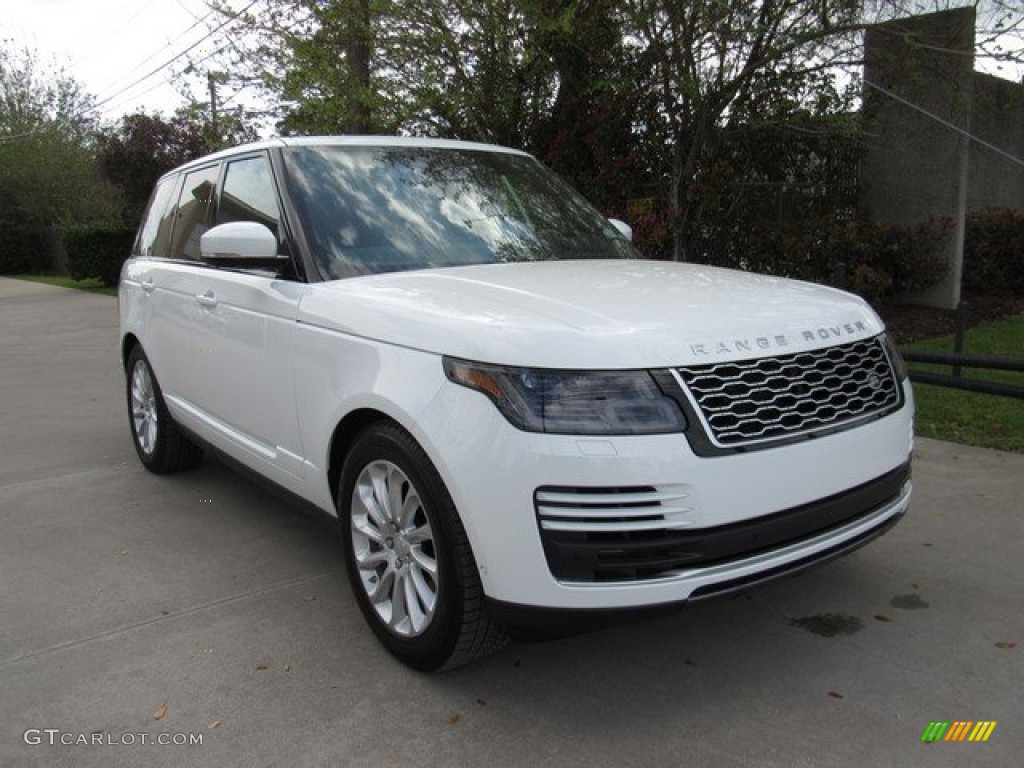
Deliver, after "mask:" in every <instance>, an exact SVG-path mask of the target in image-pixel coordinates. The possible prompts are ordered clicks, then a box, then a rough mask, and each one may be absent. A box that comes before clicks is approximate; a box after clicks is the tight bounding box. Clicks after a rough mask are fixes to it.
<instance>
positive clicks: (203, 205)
mask: <svg viewBox="0 0 1024 768" xmlns="http://www.w3.org/2000/svg"><path fill="white" fill-rule="evenodd" d="M218 170H219V169H218V167H217V166H216V165H211V166H209V167H208V168H201V169H200V170H198V171H192V172H191V173H189V174H187V175H186V176H185V183H184V185H183V186H182V188H181V194H180V195H179V196H178V210H177V220H176V221H175V224H174V243H173V244H172V246H171V257H172V258H175V259H189V260H191V261H198V260H199V238H201V237H202V236H203V233H204V232H206V230H207V229H209V228H210V207H211V205H212V203H213V195H214V190H215V188H216V186H217V172H218Z"/></svg>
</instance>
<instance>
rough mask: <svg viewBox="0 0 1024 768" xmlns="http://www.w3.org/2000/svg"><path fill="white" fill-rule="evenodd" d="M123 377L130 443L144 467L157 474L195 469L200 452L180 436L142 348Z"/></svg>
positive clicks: (133, 350) (136, 352)
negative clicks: (130, 431) (125, 387)
mask: <svg viewBox="0 0 1024 768" xmlns="http://www.w3.org/2000/svg"><path fill="white" fill-rule="evenodd" d="M125 377H126V384H127V398H128V418H129V421H130V423H131V430H132V442H133V443H134V444H135V452H136V453H137V454H138V455H139V460H140V461H142V464H143V466H145V467H146V469H148V470H150V471H151V472H156V473H158V474H165V473H168V472H176V471H178V470H181V469H188V468H190V467H194V466H196V465H197V464H198V463H199V462H200V461H201V460H202V458H203V451H202V449H201V448H199V446H197V445H196V444H195V443H193V442H192V441H190V440H189V439H188V438H187V437H185V435H183V434H182V432H181V430H180V429H179V428H178V425H177V424H175V423H174V419H172V418H171V414H170V413H169V412H168V410H167V404H166V403H165V402H164V397H163V394H162V393H161V391H160V385H159V384H158V383H157V380H156V376H154V375H153V369H152V368H151V367H150V365H149V360H148V359H146V355H145V353H144V352H143V351H142V348H141V347H138V346H136V347H135V348H134V349H132V351H131V354H130V355H129V356H128V365H127V367H126V369H125Z"/></svg>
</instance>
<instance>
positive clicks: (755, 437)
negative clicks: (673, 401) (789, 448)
mask: <svg viewBox="0 0 1024 768" xmlns="http://www.w3.org/2000/svg"><path fill="white" fill-rule="evenodd" d="M676 370H677V371H678V373H679V376H680V377H681V378H682V380H683V383H684V384H685V385H686V386H687V387H688V388H689V391H690V393H691V395H692V397H693V400H694V401H695V403H696V405H697V406H698V408H699V409H700V412H701V414H702V415H703V417H704V420H705V422H706V423H707V426H708V427H709V429H710V432H711V437H713V438H714V440H715V441H716V442H717V443H718V444H719V445H725V446H737V445H743V444H747V443H756V442H760V441H764V440H772V439H779V438H785V437H788V436H790V435H797V434H800V433H805V432H812V431H815V430H819V429H826V428H829V427H832V426H835V425H838V424H842V423H844V422H848V421H852V420H856V419H860V418H863V417H867V416H872V415H875V414H881V413H884V412H886V411H888V410H890V409H892V408H896V407H898V406H899V405H900V402H901V392H900V387H899V385H898V383H897V381H896V378H895V376H894V375H893V372H892V366H891V365H890V364H889V358H888V357H887V356H886V353H885V349H884V347H883V346H882V341H881V339H880V338H873V339H867V340H864V341H856V342H853V343H850V344H843V345H840V346H835V347H828V348H826V349H818V350H813V351H810V352H800V353H797V354H793V355H784V356H781V357H766V358H761V359H758V360H741V361H738V362H729V363H714V364H711V365H697V366H688V367H684V368H678V369H676Z"/></svg>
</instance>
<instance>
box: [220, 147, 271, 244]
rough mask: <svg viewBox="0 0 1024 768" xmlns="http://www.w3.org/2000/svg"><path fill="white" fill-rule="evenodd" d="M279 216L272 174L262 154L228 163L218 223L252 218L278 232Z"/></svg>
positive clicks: (251, 219)
mask: <svg viewBox="0 0 1024 768" xmlns="http://www.w3.org/2000/svg"><path fill="white" fill-rule="evenodd" d="M280 218H281V214H280V209H279V208H278V204H277V193H276V192H275V191H274V176H273V173H272V172H271V170H270V163H269V162H268V161H267V158H266V156H265V155H260V156H258V157H247V158H245V159H243V160H235V161H234V162H231V163H228V167H227V171H226V172H225V174H224V186H223V189H222V190H221V193H220V205H219V206H217V223H218V224H223V223H225V222H229V221H255V222H259V223H260V224H263V225H264V226H266V227H267V228H268V229H269V230H270V231H271V232H273V233H274V234H275V235H279V234H280V233H279V232H278V228H277V223H278V221H279V220H280Z"/></svg>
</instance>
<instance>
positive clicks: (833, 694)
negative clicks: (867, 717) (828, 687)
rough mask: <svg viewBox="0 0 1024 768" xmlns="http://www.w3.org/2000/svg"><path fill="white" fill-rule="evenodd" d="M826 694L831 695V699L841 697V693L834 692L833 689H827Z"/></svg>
mask: <svg viewBox="0 0 1024 768" xmlns="http://www.w3.org/2000/svg"><path fill="white" fill-rule="evenodd" d="M828 695H829V696H831V697H832V698H833V699H841V698H843V694H841V693H836V692H835V691H829V692H828Z"/></svg>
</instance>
